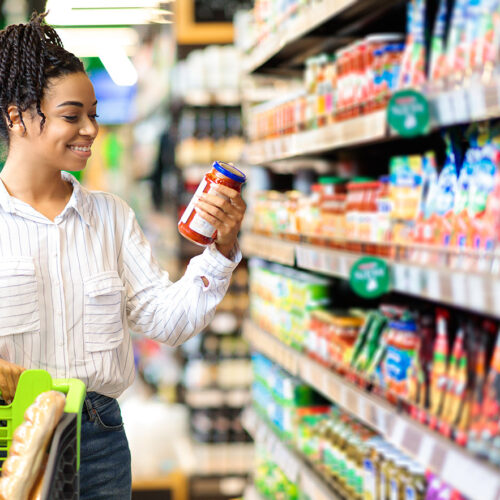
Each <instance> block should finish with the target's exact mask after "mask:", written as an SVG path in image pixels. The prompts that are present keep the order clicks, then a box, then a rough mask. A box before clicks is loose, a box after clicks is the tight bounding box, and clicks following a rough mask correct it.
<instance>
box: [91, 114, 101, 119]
mask: <svg viewBox="0 0 500 500" xmlns="http://www.w3.org/2000/svg"><path fill="white" fill-rule="evenodd" d="M89 116H90V118H92V120H95V119H96V118H99V115H98V114H97V113H94V114H93V115H89Z"/></svg>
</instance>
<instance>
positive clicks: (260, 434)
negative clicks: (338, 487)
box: [243, 407, 343, 500]
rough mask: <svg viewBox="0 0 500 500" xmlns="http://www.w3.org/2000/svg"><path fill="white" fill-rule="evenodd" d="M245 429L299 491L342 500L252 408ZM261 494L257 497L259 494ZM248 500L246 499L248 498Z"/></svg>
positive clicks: (246, 415)
mask: <svg viewBox="0 0 500 500" xmlns="http://www.w3.org/2000/svg"><path fill="white" fill-rule="evenodd" d="M243 425H244V426H245V428H246V430H247V432H248V433H249V434H250V435H251V436H252V437H253V439H254V441H255V442H256V443H257V445H259V446H262V447H264V449H265V450H266V451H267V452H268V453H269V454H270V455H271V456H272V457H273V460H274V461H275V462H276V463H277V464H278V466H279V467H280V469H281V470H282V471H283V472H284V473H285V475H286V476H287V478H288V479H289V480H290V481H291V482H293V483H296V484H297V485H299V487H300V490H301V491H302V492H303V493H305V494H306V495H309V497H310V498H311V499H312V498H314V500H342V499H343V497H341V496H339V495H338V494H336V493H335V492H334V491H332V489H331V488H330V487H329V486H328V484H326V483H325V482H324V481H323V479H322V478H321V477H320V476H319V475H318V473H317V472H316V471H315V470H314V469H313V468H312V467H311V466H310V465H309V464H307V463H306V462H305V461H304V460H303V459H302V457H301V456H300V455H299V454H298V453H297V452H295V451H294V450H293V449H291V448H290V447H288V446H287V445H285V444H284V443H283V442H282V441H281V440H280V438H279V436H278V435H277V434H276V433H275V431H274V430H273V429H272V428H271V427H270V426H269V425H268V424H267V423H266V422H265V421H264V420H263V419H262V418H261V417H260V416H259V415H258V414H257V412H256V411H255V410H254V409H253V408H251V407H249V408H247V409H246V410H245V413H244V415H243ZM257 494H258V493H257ZM245 498H246V497H245Z"/></svg>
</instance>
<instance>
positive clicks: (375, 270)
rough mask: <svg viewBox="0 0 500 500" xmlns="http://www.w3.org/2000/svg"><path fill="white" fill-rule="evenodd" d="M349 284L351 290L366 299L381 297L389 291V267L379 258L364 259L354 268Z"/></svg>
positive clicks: (355, 264) (357, 262) (356, 263)
mask: <svg viewBox="0 0 500 500" xmlns="http://www.w3.org/2000/svg"><path fill="white" fill-rule="evenodd" d="M349 282H350V284H351V288H352V289H353V290H354V291H355V292H356V293H357V294H358V295H360V296H361V297H364V298H365V299H374V298H376V297H380V296H381V295H384V294H385V293H387V292H388V291H389V284H390V274H389V266H388V265H387V262H386V261H385V260H382V259H379V258H377V257H363V258H361V259H359V260H358V261H356V262H355V263H354V265H353V266H352V268H351V273H350V276H349Z"/></svg>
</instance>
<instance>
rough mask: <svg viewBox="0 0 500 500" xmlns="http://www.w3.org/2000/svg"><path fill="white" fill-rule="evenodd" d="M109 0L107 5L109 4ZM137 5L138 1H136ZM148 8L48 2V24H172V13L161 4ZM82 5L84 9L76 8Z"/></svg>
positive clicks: (74, 2)
mask: <svg viewBox="0 0 500 500" xmlns="http://www.w3.org/2000/svg"><path fill="white" fill-rule="evenodd" d="M109 3H110V2H109V0H108V2H107V4H109ZM136 3H137V1H136ZM150 3H154V2H150V1H147V2H145V4H146V5H148V7H144V6H141V7H136V8H131V7H123V8H122V7H120V5H119V2H116V6H115V7H108V8H103V7H102V4H101V5H100V6H99V8H88V4H87V3H85V4H84V3H79V2H76V1H68V0H48V1H47V10H48V15H47V22H48V23H49V24H52V25H54V26H134V25H139V24H151V23H170V22H171V21H170V20H169V19H168V16H169V15H170V14H172V12H170V11H168V10H165V9H161V8H160V4H159V3H158V2H156V6H154V7H153V6H149V4H150ZM75 5H82V7H75ZM83 5H84V7H83Z"/></svg>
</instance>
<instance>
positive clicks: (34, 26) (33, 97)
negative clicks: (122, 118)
mask: <svg viewBox="0 0 500 500" xmlns="http://www.w3.org/2000/svg"><path fill="white" fill-rule="evenodd" d="M46 15H47V14H46V13H44V14H37V13H36V12H35V13H33V15H32V16H31V19H30V21H29V22H28V23H27V24H13V25H11V26H7V28H5V29H3V30H1V31H0V112H1V118H2V119H0V136H1V137H2V138H3V139H5V141H6V142H7V144H8V143H9V128H11V127H12V126H13V123H12V121H11V119H10V117H9V115H8V112H7V109H8V106H10V105H15V106H16V107H17V110H18V112H19V116H20V119H21V123H22V125H23V127H24V128H25V129H26V126H25V124H24V120H23V115H22V113H23V112H24V111H26V110H28V109H31V110H32V111H33V113H34V110H35V109H36V113H37V114H38V115H39V116H40V117H41V120H40V131H41V130H42V129H43V125H44V123H45V115H44V114H43V112H42V110H41V108H40V103H41V101H42V98H43V93H44V91H45V89H46V88H47V87H48V85H49V80H50V79H51V78H57V77H59V76H63V75H68V74H71V73H78V72H85V69H84V67H83V64H82V62H81V61H80V59H78V58H77V57H76V56H75V55H74V54H72V53H71V52H68V51H67V50H65V49H64V48H63V44H62V42H61V39H60V38H59V35H58V34H57V33H56V31H55V30H54V28H52V27H51V26H49V25H48V24H46V23H45V20H44V18H45V16H46Z"/></svg>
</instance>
